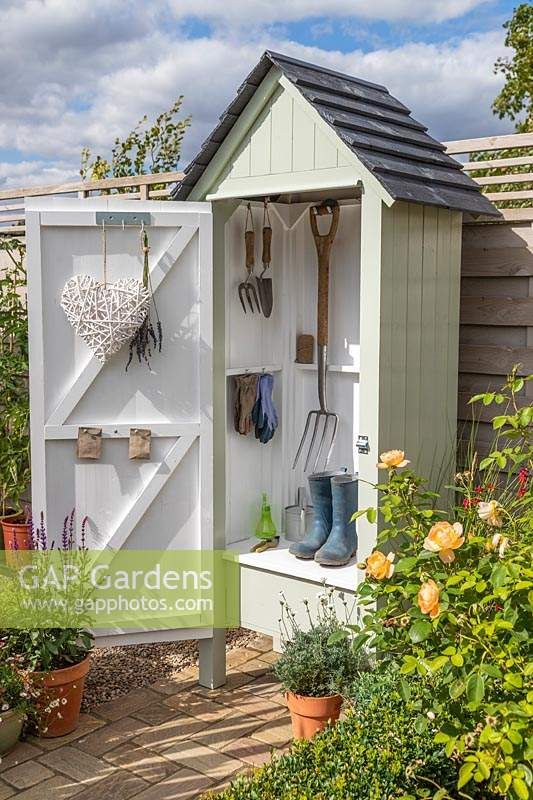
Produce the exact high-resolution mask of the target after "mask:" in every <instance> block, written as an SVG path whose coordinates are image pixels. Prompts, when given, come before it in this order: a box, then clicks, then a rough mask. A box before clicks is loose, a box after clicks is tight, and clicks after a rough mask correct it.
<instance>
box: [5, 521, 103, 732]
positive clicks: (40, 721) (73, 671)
mask: <svg viewBox="0 0 533 800" xmlns="http://www.w3.org/2000/svg"><path fill="white" fill-rule="evenodd" d="M85 524H86V519H85V520H84V521H83V523H82V545H81V547H80V548H77V547H76V545H75V541H74V512H72V513H71V514H70V517H66V518H65V522H64V526H63V532H62V535H61V541H60V545H59V546H58V547H56V546H55V544H56V543H55V542H54V541H52V542H49V541H48V537H47V534H46V530H45V526H44V520H43V519H42V518H41V524H40V527H39V528H37V530H36V531H35V534H34V540H35V541H34V544H35V548H34V553H33V554H32V556H33V561H32V576H33V580H34V582H35V584H36V585H37V586H40V587H42V586H46V585H47V582H46V580H45V581H42V580H41V578H42V577H43V576H45V577H46V576H47V575H48V574H50V570H54V571H55V574H60V573H61V570H62V569H63V568H64V567H65V565H68V566H74V565H77V566H80V565H82V563H83V556H84V554H85V544H84V539H85ZM13 555H14V556H15V555H16V554H13ZM53 585H54V587H55V588H53V589H52V595H51V596H52V597H53V599H54V600H55V601H57V602H58V610H57V611H56V612H55V613H54V612H52V611H51V610H50V608H55V605H54V606H50V608H49V609H48V610H47V612H46V614H47V616H46V619H45V618H44V617H43V612H42V611H40V610H39V609H37V610H36V611H32V610H31V608H32V605H31V603H29V604H28V603H27V602H25V601H26V600H31V599H33V598H32V595H31V592H32V591H33V590H34V589H35V586H33V585H32V586H31V587H30V588H29V589H26V588H21V589H20V595H19V603H21V604H20V605H19V607H20V608H21V614H25V616H24V617H21V619H22V618H23V619H25V620H26V621H27V623H28V624H27V627H24V628H22V627H21V628H10V629H9V630H8V631H6V632H5V636H4V642H3V645H4V646H3V650H4V651H5V652H6V653H7V654H8V655H11V656H12V657H15V658H16V659H18V662H19V663H21V664H22V665H23V666H24V668H25V669H27V670H28V671H30V672H31V679H32V683H33V686H34V687H35V690H36V691H37V692H38V693H39V699H38V703H37V728H38V732H39V735H41V736H45V737H49V738H51V737H56V736H64V735H66V734H67V733H71V732H72V731H73V730H75V728H76V727H77V725H78V721H79V716H80V708H81V701H82V697H83V690H84V686H85V678H86V676H87V673H88V672H89V667H90V652H91V649H92V647H93V636H92V634H91V633H90V631H88V630H87V629H86V628H85V627H82V625H83V616H82V615H81V614H78V613H77V612H76V611H75V610H71V607H72V601H75V600H77V599H78V598H79V597H82V596H83V595H81V592H82V591H85V589H84V584H83V582H80V583H71V582H70V581H68V582H65V587H64V590H61V588H60V589H57V587H56V582H53ZM60 586H61V584H60ZM38 591H39V594H38V595H37V596H38V597H39V598H41V599H42V598H44V599H46V596H45V595H44V594H43V593H42V591H41V589H38ZM28 593H29V594H28ZM28 608H29V609H30V610H26V611H24V609H28ZM32 614H36V615H37V617H36V619H34V618H33V617H32ZM43 622H47V623H48V625H47V626H44V625H43Z"/></svg>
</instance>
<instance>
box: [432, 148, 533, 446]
mask: <svg viewBox="0 0 533 800" xmlns="http://www.w3.org/2000/svg"><path fill="white" fill-rule="evenodd" d="M447 145H448V151H449V152H450V153H453V154H458V153H461V154H463V153H465V152H466V153H471V152H476V153H480V152H483V151H486V152H487V153H490V154H494V151H501V150H502V148H513V151H512V152H511V153H509V152H508V151H507V152H504V154H500V153H499V152H497V153H496V154H495V155H496V158H494V159H488V158H487V159H486V160H483V161H479V160H477V159H478V158H479V156H477V157H476V160H475V161H468V162H467V163H466V164H465V165H464V169H466V170H468V171H477V170H480V169H485V168H487V169H488V168H489V167H490V173H491V174H490V175H484V176H482V177H477V178H476V180H477V181H478V182H479V183H480V184H481V185H482V186H483V187H484V190H485V191H487V196H488V197H489V198H490V199H491V200H494V201H496V202H497V203H498V205H499V206H500V210H501V211H502V214H503V219H502V221H500V222H488V221H484V220H470V219H465V224H464V226H463V251H462V281H461V330H460V345H459V402H458V417H459V426H460V430H461V428H463V429H464V434H463V435H467V432H468V425H467V424H466V423H467V422H468V421H471V420H472V406H469V405H468V399H469V398H470V397H471V395H472V394H474V393H476V392H482V391H486V390H487V389H488V388H496V387H499V386H500V385H501V384H502V382H503V380H504V377H505V376H506V375H507V373H508V372H509V371H510V370H511V368H512V367H513V365H514V364H517V363H520V364H521V365H522V366H521V369H520V371H521V373H522V374H527V373H529V374H531V373H533V185H530V187H529V188H527V189H523V188H519V187H520V186H522V187H523V185H524V183H525V184H527V183H531V184H533V174H532V173H533V134H519V135H514V136H493V137H489V138H487V139H469V140H465V141H460V142H448V143H447ZM516 150H518V154H517V152H516ZM516 169H519V170H520V172H518V173H517V172H513V170H516ZM494 186H497V187H498V190H497V191H492V189H493V187H494ZM510 201H514V202H516V201H520V205H521V207H520V208H509V205H512V203H511V202H510ZM532 398H533V384H532V383H528V384H526V385H525V387H524V390H523V398H522V399H523V402H531V400H532ZM476 410H477V413H479V414H480V420H481V422H480V425H479V431H478V449H479V452H480V453H484V452H485V451H486V450H487V448H488V446H489V443H490V441H491V440H492V437H493V431H492V428H491V425H490V424H489V423H490V420H491V418H492V417H493V416H494V411H493V409H491V408H483V407H482V408H481V409H480V408H479V407H478V406H477V405H476ZM465 425H466V428H465Z"/></svg>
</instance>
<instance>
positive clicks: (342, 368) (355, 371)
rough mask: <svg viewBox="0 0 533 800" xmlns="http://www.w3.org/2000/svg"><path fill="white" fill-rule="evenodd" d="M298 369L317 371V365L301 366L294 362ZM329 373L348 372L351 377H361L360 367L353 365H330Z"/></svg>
mask: <svg viewBox="0 0 533 800" xmlns="http://www.w3.org/2000/svg"><path fill="white" fill-rule="evenodd" d="M294 366H295V367H296V368H297V369H306V370H316V369H317V366H318V365H317V364H299V363H298V362H297V361H295V362H294ZM328 372H347V373H349V374H350V375H359V367H356V366H354V365H352V364H328Z"/></svg>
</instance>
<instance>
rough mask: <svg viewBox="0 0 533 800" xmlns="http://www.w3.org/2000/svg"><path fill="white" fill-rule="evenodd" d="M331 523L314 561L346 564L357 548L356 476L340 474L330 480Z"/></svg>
mask: <svg viewBox="0 0 533 800" xmlns="http://www.w3.org/2000/svg"><path fill="white" fill-rule="evenodd" d="M331 496H332V501H333V525H332V527H331V533H330V535H329V537H328V540H327V542H326V543H325V544H324V545H323V546H322V547H321V548H320V550H318V551H317V552H316V553H315V561H318V563H319V564H321V565H322V566H323V567H341V566H342V565H343V564H347V563H348V561H349V560H350V558H351V557H352V556H353V554H354V553H355V552H356V550H357V534H356V531H355V521H354V522H350V519H351V517H352V514H353V513H354V511H356V510H357V476H353V475H341V476H338V477H335V478H332V480H331Z"/></svg>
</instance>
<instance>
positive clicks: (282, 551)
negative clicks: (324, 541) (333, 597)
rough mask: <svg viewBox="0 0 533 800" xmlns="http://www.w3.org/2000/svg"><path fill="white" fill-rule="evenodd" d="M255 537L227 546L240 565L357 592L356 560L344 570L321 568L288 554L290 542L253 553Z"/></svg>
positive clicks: (312, 562)
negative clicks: (273, 548) (234, 554)
mask: <svg viewBox="0 0 533 800" xmlns="http://www.w3.org/2000/svg"><path fill="white" fill-rule="evenodd" d="M257 541H258V540H257V539H256V538H255V537H253V538H251V539H244V540H242V541H240V542H235V543H234V544H230V545H228V548H227V549H228V550H230V551H233V552H234V553H238V555H239V563H240V564H242V565H243V566H246V567H253V568H254V569H260V570H264V571H265V572H275V573H277V574H279V575H286V576H287V577H289V578H296V579H298V580H305V581H311V582H312V583H319V584H320V583H324V582H325V584H326V586H332V587H334V588H336V589H340V590H344V591H351V592H353V591H355V589H356V587H357V583H358V580H359V577H360V575H361V573H359V575H358V572H359V571H358V569H357V567H356V563H357V556H354V557H353V558H352V559H351V561H350V562H349V563H348V564H346V566H344V567H321V566H320V564H317V562H316V561H314V560H312V559H311V560H307V559H301V558H296V557H295V556H293V555H291V554H290V553H289V546H290V544H291V542H288V541H287V540H286V539H283V538H280V541H279V544H278V546H277V548H276V549H275V550H265V552H264V553H251V552H250V549H251V547H252V546H253V545H254V544H256V543H257Z"/></svg>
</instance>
